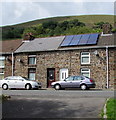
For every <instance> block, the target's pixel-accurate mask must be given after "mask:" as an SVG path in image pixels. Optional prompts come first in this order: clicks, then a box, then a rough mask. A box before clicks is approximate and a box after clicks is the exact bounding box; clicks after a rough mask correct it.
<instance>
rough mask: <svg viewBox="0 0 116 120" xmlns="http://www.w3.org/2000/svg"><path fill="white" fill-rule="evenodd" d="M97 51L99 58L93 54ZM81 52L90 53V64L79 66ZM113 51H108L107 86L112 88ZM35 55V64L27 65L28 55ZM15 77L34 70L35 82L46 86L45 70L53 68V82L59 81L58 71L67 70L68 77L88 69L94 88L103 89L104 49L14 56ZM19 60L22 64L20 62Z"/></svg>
mask: <svg viewBox="0 0 116 120" xmlns="http://www.w3.org/2000/svg"><path fill="white" fill-rule="evenodd" d="M95 50H97V51H98V54H99V56H96V55H95V54H94V51H95ZM81 52H90V64H89V65H81ZM114 53H115V50H114V49H109V84H110V88H113V87H114V86H113V85H114V75H115V74H114V71H115V69H116V65H115V64H114V61H115V59H114V56H115V54H114ZM32 54H34V55H36V59H37V64H36V65H33V66H30V65H28V55H32ZM15 58H16V59H15V73H14V74H15V75H21V76H25V77H28V68H36V80H38V81H39V82H41V83H42V86H43V87H46V86H47V68H55V81H58V80H59V71H60V69H62V68H68V70H69V75H79V74H80V70H81V68H90V75H91V78H93V79H94V80H95V81H96V84H97V86H96V88H101V89H104V88H105V87H106V83H107V72H106V70H107V69H106V49H87V50H86V49H85V50H70V51H49V52H36V53H23V54H22V53H21V54H16V55H15ZM20 60H21V61H22V62H20Z"/></svg>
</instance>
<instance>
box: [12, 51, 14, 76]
mask: <svg viewBox="0 0 116 120" xmlns="http://www.w3.org/2000/svg"><path fill="white" fill-rule="evenodd" d="M13 75H14V53H13V52H12V76H13Z"/></svg>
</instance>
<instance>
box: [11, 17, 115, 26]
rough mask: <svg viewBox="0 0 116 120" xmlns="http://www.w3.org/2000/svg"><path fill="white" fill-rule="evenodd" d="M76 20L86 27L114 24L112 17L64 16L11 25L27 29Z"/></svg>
mask: <svg viewBox="0 0 116 120" xmlns="http://www.w3.org/2000/svg"><path fill="white" fill-rule="evenodd" d="M73 19H78V20H79V21H81V22H84V23H85V24H86V25H87V26H92V25H94V23H98V22H101V21H103V22H109V23H110V24H112V25H113V24H114V15H81V16H65V17H53V18H46V19H38V20H34V21H29V22H25V23H21V24H17V25H12V26H13V27H29V26H33V25H38V24H41V23H43V22H47V21H58V22H60V21H65V20H73Z"/></svg>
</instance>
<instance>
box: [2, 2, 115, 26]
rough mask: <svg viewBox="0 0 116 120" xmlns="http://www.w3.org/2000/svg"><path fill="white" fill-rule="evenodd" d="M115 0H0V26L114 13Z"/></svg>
mask: <svg viewBox="0 0 116 120" xmlns="http://www.w3.org/2000/svg"><path fill="white" fill-rule="evenodd" d="M114 1H115V0H110V2H109V0H96V1H95V0H91V1H90V0H55V1H54V0H20V1H19V0H2V1H1V2H0V8H1V9H0V15H1V20H0V26H1V25H13V24H18V23H23V22H27V21H32V20H36V19H41V18H48V17H56V16H73V15H74V16H77V15H90V14H91V15H93V14H106V15H114Z"/></svg>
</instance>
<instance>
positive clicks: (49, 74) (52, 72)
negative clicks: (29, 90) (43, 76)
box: [47, 68, 55, 87]
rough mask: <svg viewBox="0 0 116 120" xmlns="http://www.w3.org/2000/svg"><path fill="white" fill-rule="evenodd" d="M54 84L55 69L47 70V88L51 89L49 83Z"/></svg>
mask: <svg viewBox="0 0 116 120" xmlns="http://www.w3.org/2000/svg"><path fill="white" fill-rule="evenodd" d="M52 82H55V68H48V69H47V87H51V83H52Z"/></svg>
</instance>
